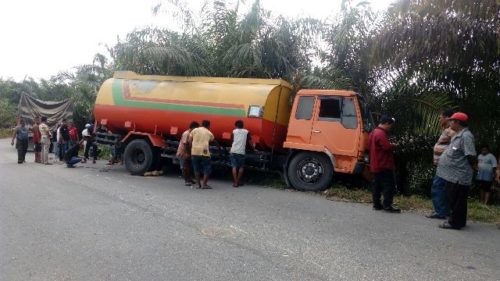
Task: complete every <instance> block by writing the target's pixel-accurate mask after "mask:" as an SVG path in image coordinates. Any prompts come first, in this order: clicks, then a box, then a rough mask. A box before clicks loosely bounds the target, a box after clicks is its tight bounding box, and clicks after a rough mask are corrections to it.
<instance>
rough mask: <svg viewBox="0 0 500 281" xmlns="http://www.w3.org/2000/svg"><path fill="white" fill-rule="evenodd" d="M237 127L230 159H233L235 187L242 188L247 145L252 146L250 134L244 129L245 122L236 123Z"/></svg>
mask: <svg viewBox="0 0 500 281" xmlns="http://www.w3.org/2000/svg"><path fill="white" fill-rule="evenodd" d="M234 126H235V127H236V128H235V129H234V130H233V134H232V139H233V144H232V145H231V150H230V153H231V155H230V156H229V158H230V159H231V166H232V172H233V187H238V186H240V184H241V183H240V180H241V177H243V172H244V170H245V169H244V166H245V154H246V146H247V144H249V145H252V144H251V138H250V134H249V133H248V130H247V129H244V128H243V121H241V120H238V121H236V122H235V123H234Z"/></svg>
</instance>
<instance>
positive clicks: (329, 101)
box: [318, 97, 341, 121]
mask: <svg viewBox="0 0 500 281" xmlns="http://www.w3.org/2000/svg"><path fill="white" fill-rule="evenodd" d="M340 101H341V100H340V99H339V98H338V97H322V98H321V99H320V107H319V116H318V117H319V120H321V121H338V119H340Z"/></svg>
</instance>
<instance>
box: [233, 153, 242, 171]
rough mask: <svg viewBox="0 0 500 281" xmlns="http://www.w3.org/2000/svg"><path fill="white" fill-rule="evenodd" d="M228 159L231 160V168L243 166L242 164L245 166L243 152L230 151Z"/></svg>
mask: <svg viewBox="0 0 500 281" xmlns="http://www.w3.org/2000/svg"><path fill="white" fill-rule="evenodd" d="M229 159H230V160H231V167H233V168H243V166H245V155H244V154H237V153H231V155H230V156H229Z"/></svg>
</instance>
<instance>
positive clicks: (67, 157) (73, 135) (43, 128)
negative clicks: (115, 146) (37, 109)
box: [11, 116, 97, 168]
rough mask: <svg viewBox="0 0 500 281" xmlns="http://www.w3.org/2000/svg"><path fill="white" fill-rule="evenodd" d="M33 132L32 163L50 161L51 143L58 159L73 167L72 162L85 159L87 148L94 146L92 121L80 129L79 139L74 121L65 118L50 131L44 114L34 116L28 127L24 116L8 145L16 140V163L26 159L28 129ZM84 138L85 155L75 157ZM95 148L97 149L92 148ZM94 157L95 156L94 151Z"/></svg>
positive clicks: (48, 163) (23, 161) (87, 153)
mask: <svg viewBox="0 0 500 281" xmlns="http://www.w3.org/2000/svg"><path fill="white" fill-rule="evenodd" d="M30 131H31V132H32V134H33V144H34V147H33V148H34V154H35V163H41V164H45V165H51V164H52V163H50V161H49V152H50V148H51V145H52V146H53V149H54V155H55V156H56V157H57V158H58V159H59V161H64V162H65V163H66V164H67V166H68V167H70V168H71V167H74V164H76V163H79V162H80V161H82V162H85V161H86V159H88V157H89V150H90V148H91V147H92V146H95V143H94V141H93V132H92V125H90V124H87V125H86V126H85V130H83V132H82V139H80V137H79V133H78V129H77V127H76V126H75V125H74V123H73V122H67V120H66V119H63V120H62V121H61V123H60V124H59V125H58V127H57V129H56V130H55V131H54V132H53V133H52V132H51V130H50V127H49V126H48V125H47V117H45V116H43V117H41V118H40V117H35V119H34V124H33V126H32V127H31V128H30V129H28V127H26V123H25V121H24V120H23V119H21V120H20V121H19V125H18V126H17V127H16V129H15V130H14V133H13V136H12V141H11V145H14V143H15V144H16V149H17V152H18V160H17V162H18V163H19V164H22V163H25V162H26V159H25V157H26V152H27V150H28V145H29V132H30ZM84 142H86V145H85V154H84V158H83V159H82V158H79V157H78V151H79V150H80V147H81V146H82V144H83V143H84ZM94 151H97V149H94ZM93 156H94V160H93V162H94V163H95V160H96V158H97V156H96V155H95V153H94V155H93Z"/></svg>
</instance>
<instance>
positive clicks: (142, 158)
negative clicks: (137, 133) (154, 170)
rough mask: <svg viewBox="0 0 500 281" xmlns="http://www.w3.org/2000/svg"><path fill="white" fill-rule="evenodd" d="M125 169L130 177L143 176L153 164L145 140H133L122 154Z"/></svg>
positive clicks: (148, 146) (151, 155) (151, 153)
mask: <svg viewBox="0 0 500 281" xmlns="http://www.w3.org/2000/svg"><path fill="white" fill-rule="evenodd" d="M123 158H124V159H123V161H124V162H125V167H126V168H127V170H128V171H129V172H130V173H131V174H132V175H140V176H142V175H144V173H145V172H147V171H148V170H149V168H150V167H151V163H152V162H153V152H152V150H151V146H150V145H149V143H148V142H147V141H145V140H140V139H139V140H133V141H131V142H130V143H129V144H128V145H127V147H126V148H125V152H124V153H123Z"/></svg>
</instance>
